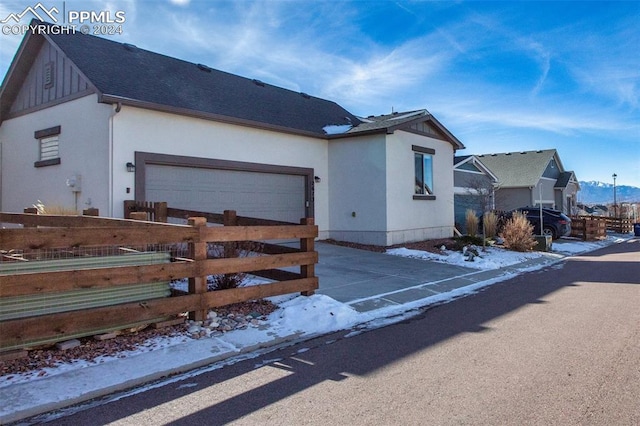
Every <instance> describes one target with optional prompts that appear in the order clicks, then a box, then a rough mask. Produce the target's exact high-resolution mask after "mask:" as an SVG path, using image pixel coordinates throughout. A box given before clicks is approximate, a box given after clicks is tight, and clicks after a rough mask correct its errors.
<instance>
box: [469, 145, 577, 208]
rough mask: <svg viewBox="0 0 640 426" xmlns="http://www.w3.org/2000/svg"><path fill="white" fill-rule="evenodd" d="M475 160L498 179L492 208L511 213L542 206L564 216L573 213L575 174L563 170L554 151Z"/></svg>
mask: <svg viewBox="0 0 640 426" xmlns="http://www.w3.org/2000/svg"><path fill="white" fill-rule="evenodd" d="M476 157H477V159H478V160H479V161H480V162H481V163H482V164H483V165H484V166H485V167H486V168H487V169H489V170H491V172H492V173H493V174H494V175H495V176H496V177H497V179H498V180H497V186H498V189H497V191H496V197H495V200H496V201H495V207H496V209H498V210H511V209H514V208H518V207H526V206H537V205H539V204H540V203H542V205H543V206H544V207H550V208H554V209H557V210H560V211H562V212H564V213H566V214H574V213H575V212H576V200H577V193H578V191H579V190H580V185H579V184H578V180H577V179H576V176H575V174H574V173H573V172H572V171H567V170H565V169H564V167H563V166H562V162H561V161H560V157H559V156H558V153H557V151H556V150H555V149H546V150H540V151H524V152H508V153H503V154H485V155H478V156H476Z"/></svg>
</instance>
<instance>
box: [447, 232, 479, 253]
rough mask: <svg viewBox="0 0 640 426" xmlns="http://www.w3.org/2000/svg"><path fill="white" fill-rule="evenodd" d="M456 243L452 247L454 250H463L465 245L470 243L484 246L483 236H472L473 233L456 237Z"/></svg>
mask: <svg viewBox="0 0 640 426" xmlns="http://www.w3.org/2000/svg"><path fill="white" fill-rule="evenodd" d="M453 240H454V244H453V247H452V249H453V250H454V251H462V249H463V247H465V246H468V245H469V244H471V245H474V246H482V245H483V244H482V237H478V236H473V237H472V236H471V235H463V236H461V237H455V238H454V239H453Z"/></svg>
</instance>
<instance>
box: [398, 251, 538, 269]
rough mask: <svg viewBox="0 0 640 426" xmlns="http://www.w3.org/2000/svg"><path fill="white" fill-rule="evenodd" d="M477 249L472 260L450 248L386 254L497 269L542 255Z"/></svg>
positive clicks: (475, 267)
mask: <svg viewBox="0 0 640 426" xmlns="http://www.w3.org/2000/svg"><path fill="white" fill-rule="evenodd" d="M477 250H478V256H475V257H474V258H473V261H472V262H471V261H468V260H467V257H465V256H464V254H463V253H460V252H457V251H451V250H445V251H444V252H445V254H437V253H431V252H428V251H422V250H411V249H407V248H404V247H403V248H396V249H390V250H387V254H390V255H393V256H402V257H411V258H414V259H423V260H432V261H435V262H441V263H448V264H451V265H458V266H466V267H467V268H473V269H481V270H490V269H499V268H503V267H505V266H510V265H515V264H516V263H520V262H524V261H526V260H529V259H536V258H538V257H541V256H542V254H541V253H539V252H527V253H519V252H515V251H510V250H506V249H503V248H500V247H487V248H486V251H483V250H482V249H481V248H478V249H477Z"/></svg>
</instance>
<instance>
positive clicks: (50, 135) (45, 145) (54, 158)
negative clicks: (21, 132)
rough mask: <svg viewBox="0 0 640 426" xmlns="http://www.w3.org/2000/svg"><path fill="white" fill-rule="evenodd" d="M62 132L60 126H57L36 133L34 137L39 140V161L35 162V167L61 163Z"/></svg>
mask: <svg viewBox="0 0 640 426" xmlns="http://www.w3.org/2000/svg"><path fill="white" fill-rule="evenodd" d="M60 132H61V129H60V126H56V127H50V128H48V129H43V130H38V131H36V132H35V133H34V138H35V139H37V140H38V161H36V162H35V163H34V166H35V167H44V166H52V165H55V164H60V151H59V137H60Z"/></svg>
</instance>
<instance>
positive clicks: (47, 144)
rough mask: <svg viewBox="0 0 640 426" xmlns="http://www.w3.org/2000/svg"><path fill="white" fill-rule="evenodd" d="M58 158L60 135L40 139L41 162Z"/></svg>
mask: <svg viewBox="0 0 640 426" xmlns="http://www.w3.org/2000/svg"><path fill="white" fill-rule="evenodd" d="M58 157H59V152H58V135H55V136H49V137H46V138H42V139H40V161H46V160H52V159H54V158H58Z"/></svg>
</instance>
